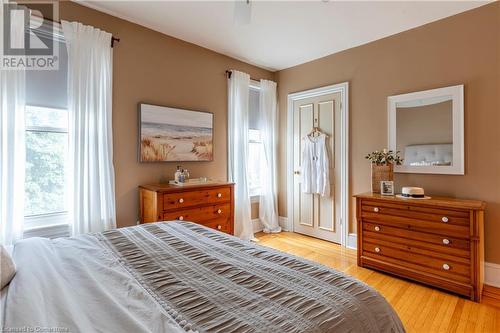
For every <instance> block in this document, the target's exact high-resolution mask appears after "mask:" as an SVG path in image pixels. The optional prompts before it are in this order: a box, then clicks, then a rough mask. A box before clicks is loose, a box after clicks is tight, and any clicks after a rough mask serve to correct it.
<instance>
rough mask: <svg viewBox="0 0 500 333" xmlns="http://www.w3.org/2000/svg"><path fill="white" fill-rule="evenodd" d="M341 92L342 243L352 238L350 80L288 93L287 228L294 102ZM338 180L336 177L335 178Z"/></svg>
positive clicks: (290, 214)
mask: <svg viewBox="0 0 500 333" xmlns="http://www.w3.org/2000/svg"><path fill="white" fill-rule="evenodd" d="M332 93H340V96H341V97H340V154H339V157H340V244H341V245H342V246H347V245H348V237H349V220H348V216H349V82H342V83H338V84H333V85H329V86H325V87H320V88H315V89H310V90H305V91H300V92H296V93H291V94H288V113H287V117H288V129H287V132H288V141H287V146H288V149H287V172H286V174H287V188H288V193H289V195H288V198H287V202H288V223H287V224H288V227H289V229H291V231H294V230H293V229H294V221H293V193H292V192H293V191H292V189H293V177H294V176H293V171H294V170H293V157H294V156H293V149H291V148H290V147H293V103H294V102H296V101H300V100H302V99H306V98H310V97H317V96H322V95H327V94H332ZM336 181H337V180H336Z"/></svg>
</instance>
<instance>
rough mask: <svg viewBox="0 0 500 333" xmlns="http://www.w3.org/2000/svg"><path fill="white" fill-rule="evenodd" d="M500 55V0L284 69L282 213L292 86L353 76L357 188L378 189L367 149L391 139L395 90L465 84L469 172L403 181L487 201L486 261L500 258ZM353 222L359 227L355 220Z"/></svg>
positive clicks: (403, 177) (353, 179) (399, 181)
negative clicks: (373, 183) (389, 123)
mask: <svg viewBox="0 0 500 333" xmlns="http://www.w3.org/2000/svg"><path fill="white" fill-rule="evenodd" d="M334 42H335V41H332V43H334ZM499 61H500V3H498V2H497V3H493V4H490V5H487V6H484V7H480V8H478V9H475V10H472V11H469V12H465V13H462V14H459V15H456V16H453V17H450V18H446V19H444V20H441V21H437V22H434V23H431V24H428V25H426V26H423V27H419V28H416V29H413V30H410V31H407V32H403V33H401V34H398V35H394V36H391V37H388V38H385V39H382V40H378V41H375V42H373V43H370V44H366V45H363V46H360V47H356V48H353V49H350V50H347V51H344V52H340V53H337V54H334V55H330V56H328V57H325V58H322V59H319V60H315V61H313V62H309V63H306V64H303V65H299V66H296V67H293V68H290V69H286V70H283V71H280V72H278V87H279V105H280V166H279V168H280V170H281V172H280V179H279V193H280V195H279V210H280V215H281V216H286V215H287V201H286V199H287V188H286V172H285V171H286V123H287V100H286V98H287V95H288V94H289V93H291V92H297V91H301V90H306V89H311V88H316V87H321V86H325V85H329V84H333V83H339V82H345V81H347V82H349V85H350V87H349V88H350V92H349V93H350V96H349V99H350V194H351V195H353V194H356V193H360V192H366V191H369V190H370V165H369V164H368V162H367V161H366V160H365V159H364V156H365V154H366V153H368V152H370V151H373V150H376V149H381V148H384V147H386V146H387V96H390V95H397V94H402V93H407V92H413V91H420V90H427V89H433V88H439V87H445V86H450V85H456V84H464V85H465V135H466V138H465V156H466V175H465V176H443V175H417V174H398V175H396V185H397V187H400V186H401V185H414V186H422V187H424V188H425V190H426V192H428V193H431V194H436V195H437V194H440V195H449V196H456V197H463V198H475V199H482V200H485V201H486V202H487V204H488V208H487V212H486V260H487V261H490V262H496V263H500V242H499V241H498V239H499V238H500V130H499V126H500V82H499V81H500V77H499V76H500V64H499ZM352 206H354V204H352ZM352 208H354V207H352ZM350 222H351V230H354V219H351V221H350Z"/></svg>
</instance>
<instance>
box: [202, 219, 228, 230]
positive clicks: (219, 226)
mask: <svg viewBox="0 0 500 333" xmlns="http://www.w3.org/2000/svg"><path fill="white" fill-rule="evenodd" d="M200 224H201V225H204V226H205V227H208V228H212V229H215V230H218V231H222V232H225V233H228V234H231V233H232V230H231V222H230V221H229V219H224V218H219V219H214V220H209V221H203V222H200Z"/></svg>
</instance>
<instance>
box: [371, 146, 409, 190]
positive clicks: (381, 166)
mask: <svg viewBox="0 0 500 333" xmlns="http://www.w3.org/2000/svg"><path fill="white" fill-rule="evenodd" d="M365 158H366V159H367V160H369V161H370V162H371V164H372V192H373V193H380V187H381V186H382V183H381V182H382V181H394V164H396V165H400V164H401V163H403V160H402V159H401V157H399V151H397V152H394V151H392V150H387V149H384V150H382V151H378V150H376V151H374V152H372V153H370V154H368V155H366V156H365Z"/></svg>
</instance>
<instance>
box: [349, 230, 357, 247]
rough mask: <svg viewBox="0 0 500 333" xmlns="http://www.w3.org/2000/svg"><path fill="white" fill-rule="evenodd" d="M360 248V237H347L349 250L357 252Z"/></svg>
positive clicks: (353, 235)
mask: <svg viewBox="0 0 500 333" xmlns="http://www.w3.org/2000/svg"><path fill="white" fill-rule="evenodd" d="M357 247H358V235H356V234H349V235H348V236H347V248H349V249H353V250H356V248H357Z"/></svg>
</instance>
